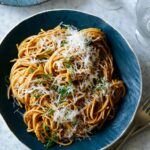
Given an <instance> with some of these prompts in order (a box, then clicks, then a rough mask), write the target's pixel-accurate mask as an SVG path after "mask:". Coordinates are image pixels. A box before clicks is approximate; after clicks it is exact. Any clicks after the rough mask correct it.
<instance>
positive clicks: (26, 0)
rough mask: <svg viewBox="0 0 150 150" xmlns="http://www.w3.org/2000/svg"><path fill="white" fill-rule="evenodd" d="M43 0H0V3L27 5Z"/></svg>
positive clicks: (42, 0)
mask: <svg viewBox="0 0 150 150" xmlns="http://www.w3.org/2000/svg"><path fill="white" fill-rule="evenodd" d="M44 1H46V0H0V3H1V4H6V5H14V6H29V5H36V4H39V3H42V2H44Z"/></svg>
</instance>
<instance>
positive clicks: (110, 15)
mask: <svg viewBox="0 0 150 150" xmlns="http://www.w3.org/2000/svg"><path fill="white" fill-rule="evenodd" d="M109 1H110V0H105V4H106V3H109ZM116 1H118V6H116V9H115V10H112V9H109V7H107V5H105V4H104V0H49V1H48V2H46V3H43V4H40V5H37V6H33V7H20V8H19V7H11V6H4V5H0V24H1V25H0V40H2V38H3V36H4V35H5V34H6V33H7V32H8V31H9V30H10V29H11V28H12V27H13V26H15V25H16V24H17V23H19V22H20V21H21V20H23V19H24V18H26V17H28V16H30V15H32V14H34V13H37V12H39V11H43V10H47V9H54V8H70V9H78V10H82V11H86V12H89V13H91V14H94V15H96V16H99V17H101V18H103V19H104V20H106V21H108V22H109V23H110V24H112V25H113V26H114V27H115V28H116V29H118V30H119V31H120V32H121V33H122V34H123V35H124V36H125V38H126V39H127V40H128V41H129V43H130V45H131V46H132V47H133V50H134V52H135V53H136V54H137V56H138V58H139V60H140V65H141V68H142V75H143V95H142V99H144V98H145V97H147V96H149V95H150V94H149V89H150V49H149V50H148V49H144V48H143V47H142V46H141V44H139V42H138V41H137V40H136V37H135V29H136V16H135V5H136V0H116ZM149 139H150V129H147V130H146V131H143V132H142V133H140V134H138V135H137V136H135V137H133V138H132V139H130V140H129V141H128V142H127V143H126V144H125V145H124V147H123V148H122V149H123V150H150V142H149ZM0 149H1V150H10V149H13V150H28V148H26V147H25V146H24V145H23V144H22V143H21V142H20V141H19V140H18V139H17V138H16V137H15V136H14V135H13V134H12V133H11V132H10V130H9V129H8V127H7V126H6V124H5V123H4V121H3V119H2V117H1V116H0Z"/></svg>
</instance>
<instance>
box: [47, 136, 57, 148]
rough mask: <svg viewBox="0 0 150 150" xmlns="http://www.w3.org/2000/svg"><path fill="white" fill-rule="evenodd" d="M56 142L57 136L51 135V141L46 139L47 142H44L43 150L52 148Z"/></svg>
mask: <svg viewBox="0 0 150 150" xmlns="http://www.w3.org/2000/svg"><path fill="white" fill-rule="evenodd" d="M57 140H58V136H57V134H53V135H52V139H51V140H50V139H48V140H47V142H46V144H44V147H45V148H50V147H52V146H53V145H54V144H55V142H56V141H57Z"/></svg>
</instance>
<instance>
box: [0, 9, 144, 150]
mask: <svg viewBox="0 0 150 150" xmlns="http://www.w3.org/2000/svg"><path fill="white" fill-rule="evenodd" d="M62 21H63V23H64V24H72V25H74V26H76V27H77V28H78V29H84V28H88V27H95V28H101V29H102V30H103V31H104V32H105V33H106V35H107V38H108V40H109V42H110V46H111V50H112V53H113V57H114V61H115V64H116V67H117V71H118V74H119V75H120V78H121V79H122V80H123V81H124V82H125V85H126V89H127V91H126V96H125V97H124V98H123V100H122V102H121V104H120V105H119V107H118V111H117V113H116V116H115V118H114V119H113V120H111V121H110V122H107V123H105V125H104V127H103V128H102V129H101V130H99V131H95V132H94V134H93V135H92V136H91V139H84V140H82V141H75V143H74V144H72V145H71V146H68V147H59V146H58V145H56V146H54V147H52V148H51V150H81V149H82V150H98V149H103V148H106V147H109V146H110V145H111V144H112V143H114V142H115V141H117V140H118V139H119V138H120V137H121V136H122V135H123V133H124V132H125V131H126V130H127V128H128V127H129V125H130V124H131V122H132V121H133V118H134V116H135V113H136V110H137V108H138V105H139V102H140V98H141V91H142V80H141V71H140V67H139V63H138V60H137V58H136V56H135V54H134V52H133V51H132V49H131V47H130V46H129V44H128V43H127V41H126V40H125V39H124V38H123V37H122V36H121V34H120V33H118V32H117V31H116V30H115V29H114V28H112V27H111V26H110V25H109V24H107V23H106V22H104V21H103V20H102V19H100V18H98V17H96V16H93V15H89V14H86V13H83V12H79V11H74V10H52V11H46V12H42V13H39V14H37V15H34V16H32V17H30V18H28V19H26V20H24V21H23V22H21V23H20V24H18V25H17V26H16V27H15V28H14V29H12V30H11V31H10V32H9V34H7V36H6V37H5V38H4V40H3V41H2V43H1V45H0V57H1V59H0V60H1V61H0V97H1V99H0V112H1V114H2V116H3V118H4V120H5V121H6V123H7V125H8V126H9V128H10V130H11V131H12V132H13V133H14V134H15V135H16V136H17V137H18V139H19V140H20V141H21V142H23V143H24V144H25V145H27V146H28V147H29V148H31V149H34V150H38V149H40V150H45V148H44V146H43V144H42V143H41V142H39V141H37V138H36V136H35V135H34V134H31V133H27V132H26V129H27V127H26V125H25V124H24V122H23V118H22V117H21V116H20V115H19V114H18V113H14V111H15V110H16V108H14V107H13V99H11V100H8V98H7V87H6V86H5V76H7V75H9V73H10V69H11V67H12V63H10V60H12V59H13V58H16V57H17V49H16V43H20V42H21V41H22V40H24V39H25V38H26V37H28V36H30V35H33V34H37V33H38V32H39V31H40V29H41V28H43V29H44V30H47V29H50V28H54V27H55V26H57V25H58V24H59V23H60V22H62Z"/></svg>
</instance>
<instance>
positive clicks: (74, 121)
mask: <svg viewBox="0 0 150 150" xmlns="http://www.w3.org/2000/svg"><path fill="white" fill-rule="evenodd" d="M76 124H77V119H76V118H74V120H73V122H72V125H73V126H75V125H76Z"/></svg>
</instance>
